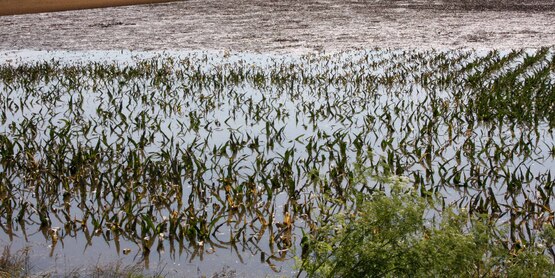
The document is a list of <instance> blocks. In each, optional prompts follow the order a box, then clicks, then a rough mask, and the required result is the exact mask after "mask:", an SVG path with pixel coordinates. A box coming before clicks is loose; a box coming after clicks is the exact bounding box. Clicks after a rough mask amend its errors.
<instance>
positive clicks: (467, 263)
mask: <svg viewBox="0 0 555 278" xmlns="http://www.w3.org/2000/svg"><path fill="white" fill-rule="evenodd" d="M334 220H335V221H329V222H328V224H325V225H323V226H322V227H321V228H320V229H318V231H317V232H316V233H315V234H314V235H313V236H310V237H308V236H305V238H304V246H303V247H304V251H305V252H303V253H304V254H303V259H302V260H299V261H300V263H301V264H302V265H301V269H302V270H304V271H306V272H307V273H308V275H309V276H311V277H438V276H439V277H553V275H554V274H555V267H554V264H553V263H552V262H551V259H550V258H549V257H548V256H546V255H545V252H546V249H545V247H544V246H545V245H543V244H540V243H539V242H541V239H540V237H538V238H536V239H533V240H532V239H531V240H530V242H534V241H535V242H536V244H530V245H526V244H524V243H522V242H519V243H517V244H514V245H511V246H509V245H507V243H506V242H507V240H504V237H505V235H506V234H505V233H504V232H503V229H502V227H499V226H498V225H495V224H492V223H489V220H488V219H487V218H486V217H480V216H469V214H468V213H465V212H464V210H463V211H462V212H455V210H453V209H446V210H444V211H443V212H441V213H437V212H436V211H435V210H434V209H433V203H431V202H430V201H429V198H424V197H420V196H419V195H417V194H414V192H412V191H411V190H407V189H405V188H404V187H402V186H401V184H399V183H397V184H396V185H394V186H393V189H392V190H391V192H390V194H385V193H383V192H378V193H375V194H372V195H371V196H370V197H369V199H368V200H367V201H365V202H364V203H363V204H362V205H361V206H360V207H359V208H358V209H357V212H356V213H355V214H353V215H351V216H348V215H344V214H339V215H337V216H336V217H335V218H334ZM552 230H553V229H552V228H551V229H549V228H548V229H546V231H552ZM544 234H545V233H544ZM551 234H552V233H551ZM546 237H548V235H546Z"/></svg>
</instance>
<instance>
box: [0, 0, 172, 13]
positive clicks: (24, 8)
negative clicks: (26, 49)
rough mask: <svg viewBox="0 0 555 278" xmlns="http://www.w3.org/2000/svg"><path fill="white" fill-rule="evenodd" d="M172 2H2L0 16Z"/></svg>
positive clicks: (87, 0) (51, 0)
mask: <svg viewBox="0 0 555 278" xmlns="http://www.w3.org/2000/svg"><path fill="white" fill-rule="evenodd" d="M171 1H172V0H0V16H2V15H15V14H27V13H43V12H55V11H67V10H79V9H92V8H104V7H114V6H127V5H138V4H150V3H163V2H171ZM173 1H175V0H173Z"/></svg>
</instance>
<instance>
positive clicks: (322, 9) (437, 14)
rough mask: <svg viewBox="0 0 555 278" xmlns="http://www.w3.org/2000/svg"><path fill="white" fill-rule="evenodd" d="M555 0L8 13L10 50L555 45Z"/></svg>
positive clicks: (5, 30) (3, 43)
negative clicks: (15, 14)
mask: <svg viewBox="0 0 555 278" xmlns="http://www.w3.org/2000/svg"><path fill="white" fill-rule="evenodd" d="M553 7H555V4H554V1H552V0H548V1H537V2H528V1H527V2H526V3H525V4H519V3H517V2H515V1H512V2H511V1H497V2H495V1H486V0H484V1H467V2H465V1H462V2H457V3H456V4H451V3H447V2H445V3H443V2H442V1H387V2H386V1H363V2H361V1H331V0H319V1H316V0H308V1H289V0H285V1H278V2H265V1H254V0H232V1H225V2H221V1H214V0H212V1H201V0H191V1H178V2H172V3H163V4H155V5H136V6H125V7H114V8H106V9H92V10H91V9H89V10H78V11H67V12H57V13H41V14H28V15H17V16H4V17H0V49H3V50H14V49H33V50H114V49H115V50H118V49H128V50H183V49H188V50H231V51H250V52H262V53H267V52H272V53H306V52H318V51H328V52H329V51H341V50H349V49H361V48H363V49H370V48H376V47H379V48H441V49H445V48H447V49H456V48H477V49H480V48H486V49H491V48H497V49H512V48H522V47H530V48H537V47H541V46H547V45H553V44H554V42H555V25H554V24H552V22H554V21H555V9H553Z"/></svg>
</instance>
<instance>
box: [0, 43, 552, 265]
mask: <svg viewBox="0 0 555 278" xmlns="http://www.w3.org/2000/svg"><path fill="white" fill-rule="evenodd" d="M554 80H555V49H552V48H542V49H538V50H534V51H531V50H526V51H524V50H515V51H512V52H499V51H490V52H476V51H470V50H468V51H466V50H456V51H393V50H371V51H360V52H345V53H337V54H331V55H307V56H302V57H297V58H284V57H281V56H267V57H262V58H260V57H258V58H252V57H250V58H249V57H242V56H240V55H235V54H232V55H229V54H227V53H224V54H221V55H213V54H206V53H200V52H199V53H189V54H186V55H181V56H178V55H170V54H160V55H158V56H155V57H152V58H147V59H146V58H145V59H130V60H129V61H124V62H122V61H119V62H107V61H102V62H100V61H86V60H85V61H79V62H64V61H59V60H56V59H52V60H46V61H35V62H26V63H10V62H4V63H3V64H1V65H0V91H1V94H0V122H1V125H0V211H1V213H0V228H1V229H2V231H1V233H2V234H3V236H2V237H6V238H9V240H10V241H31V240H33V238H35V239H36V238H37V237H38V238H40V239H41V240H46V241H47V242H49V243H50V252H54V250H57V249H63V248H64V242H65V241H69V240H70V239H72V238H79V239H80V241H79V244H81V245H82V246H83V247H87V246H90V248H94V244H93V242H98V241H99V240H101V241H105V242H107V243H108V244H109V246H110V248H109V249H110V250H112V252H113V253H115V254H116V255H117V256H119V255H122V256H123V255H124V254H128V253H130V252H132V253H133V254H134V255H135V258H136V260H140V261H142V262H144V263H145V264H146V265H149V259H150V258H151V257H152V256H153V254H156V253H157V254H169V256H170V258H171V260H174V261H180V260H182V261H185V260H186V261H189V262H193V263H196V262H198V263H199V264H200V262H201V261H203V260H205V259H206V258H208V257H210V256H231V257H233V258H236V259H237V260H239V261H243V258H244V257H245V256H246V255H248V256H247V257H248V258H247V259H245V260H252V257H256V258H257V260H258V261H260V262H262V263H263V264H264V265H266V266H267V268H266V269H267V270H268V271H271V270H273V271H276V272H279V271H280V270H281V269H282V267H284V266H289V268H290V266H291V265H293V264H294V260H292V258H293V257H295V256H300V255H301V248H300V243H301V240H302V238H303V235H306V234H310V233H312V232H314V231H315V230H316V229H317V227H318V223H320V222H321V221H324V222H325V221H326V219H330V217H332V216H333V215H335V214H337V213H338V212H349V211H351V210H354V209H355V208H356V207H357V205H358V204H359V203H360V202H361V200H362V199H363V198H364V194H365V193H371V192H374V191H376V190H386V189H387V186H388V182H389V180H391V179H392V178H396V177H397V178H401V179H407V180H409V184H410V185H411V186H412V187H414V189H415V190H417V191H418V192H420V194H421V195H422V196H432V195H434V196H440V198H441V199H442V200H443V202H442V204H443V206H449V205H454V206H456V207H458V208H460V209H462V208H464V209H465V210H466V211H468V212H469V213H471V214H487V215H489V218H490V219H491V220H492V221H493V222H497V223H506V224H508V226H509V227H510V232H509V238H507V240H506V244H507V248H508V249H511V248H513V246H514V244H515V243H516V242H526V243H533V241H534V238H535V235H536V233H538V231H540V230H541V229H542V227H544V225H554V224H555V223H554V214H553V211H552V210H553V206H554V202H553V186H554V182H555V177H554V176H553V174H552V173H551V169H552V168H553V167H554V165H555V164H554V155H555V140H554V136H553V135H554V134H553V127H554V126H555V89H554ZM438 209H439V210H441V209H442V208H438ZM123 245H125V246H130V245H131V246H134V248H123V247H122V246H123ZM549 250H551V251H552V252H553V249H549ZM221 254H224V255H221ZM218 267H219V266H218ZM285 268H287V267H285Z"/></svg>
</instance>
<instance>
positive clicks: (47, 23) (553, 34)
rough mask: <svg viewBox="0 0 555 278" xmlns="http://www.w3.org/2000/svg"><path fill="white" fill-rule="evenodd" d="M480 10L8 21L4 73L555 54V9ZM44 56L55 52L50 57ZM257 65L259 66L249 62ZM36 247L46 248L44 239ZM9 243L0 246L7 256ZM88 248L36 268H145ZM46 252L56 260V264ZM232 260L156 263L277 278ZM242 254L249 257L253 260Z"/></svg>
mask: <svg viewBox="0 0 555 278" xmlns="http://www.w3.org/2000/svg"><path fill="white" fill-rule="evenodd" d="M476 2H477V1H474V3H475V4H464V1H462V2H460V3H462V4H445V3H443V2H442V1H435V2H434V1H410V0H401V1H379V0H376V1H332V0H321V1H317V0H308V1H276V2H266V1H252V0H243V1H241V0H232V1H225V2H222V1H215V0H214V1H202V0H192V1H182V2H174V3H166V4H157V5H139V6H129V7H117V8H107V9H94V10H81V11H68V12H59V13H43V14H32V15H18V16H5V17H0V50H2V53H1V54H0V63H16V62H18V61H20V62H25V61H30V62H32V61H36V60H39V59H44V60H49V59H52V58H56V59H60V58H61V57H69V56H71V57H70V58H68V60H70V61H79V60H80V61H88V60H95V59H98V60H104V59H105V60H107V61H109V60H113V59H118V57H124V58H122V59H123V60H126V59H128V57H129V55H139V56H140V57H139V58H149V57H150V56H149V55H154V54H152V53H156V52H149V51H151V50H156V51H168V52H170V53H171V52H172V51H195V50H202V51H214V52H218V53H224V54H223V55H224V56H226V55H227V52H228V51H229V52H247V53H251V54H252V53H264V54H268V53H270V54H287V55H291V54H294V55H291V56H295V55H298V54H304V53H312V52H339V51H343V50H353V49H372V48H403V49H405V48H410V49H415V48H416V49H429V48H437V49H459V48H465V49H468V48H474V49H485V50H487V49H494V48H495V49H513V48H523V47H524V48H538V47H541V46H551V45H554V44H555V25H554V24H552V23H553V22H555V9H553V8H555V4H554V3H555V1H541V2H527V3H526V4H518V5H516V4H515V5H512V6H511V5H508V4H506V5H498V4H496V3H495V1H484V3H483V4H479V3H478V4H476ZM504 2H505V3H507V2H511V1H504ZM513 2H514V1H513ZM20 50H38V51H20ZM43 50H47V51H54V52H53V54H52V53H51V54H49V53H47V52H43ZM60 50H68V51H70V52H59V51H60ZM128 50H133V51H134V52H128ZM75 51H76V52H75ZM140 51H146V52H140ZM137 53H139V54H137ZM49 55H52V56H49ZM141 55H143V56H141ZM246 55H249V54H246ZM253 55H254V54H253ZM233 57H234V56H232V58H233ZM257 57H259V56H256V55H254V56H249V57H247V58H246V60H250V61H253V60H256V59H257ZM287 57H290V56H287ZM20 59H22V60H20ZM284 59H285V58H284ZM35 237H36V238H41V235H40V233H37V234H36V235H35ZM9 242H10V240H9V239H7V238H0V246H4V245H6V244H9ZM17 242H19V243H17ZM80 242H83V238H82V237H76V238H71V239H68V240H67V241H66V242H65V243H64V244H63V246H61V245H59V246H57V248H53V249H52V246H49V244H50V243H49V242H48V241H46V240H44V241H41V242H39V241H35V242H33V245H32V246H31V250H34V252H36V255H34V256H33V257H32V260H33V263H34V264H35V266H36V267H37V268H41V267H46V268H49V267H52V265H53V264H54V265H55V266H54V268H57V269H58V270H60V271H62V272H63V271H67V270H68V269H67V268H68V267H66V265H74V266H80V265H81V264H80V262H87V263H90V262H93V264H94V263H98V264H99V265H103V264H106V263H109V262H111V261H113V260H115V259H121V260H122V261H123V263H133V262H136V261H137V258H136V257H134V255H135V254H136V253H138V251H137V250H136V248H135V247H133V245H129V246H122V248H127V247H129V248H135V250H132V253H131V254H130V255H129V256H121V257H120V256H117V255H116V254H115V252H114V250H113V246H110V245H109V244H107V243H106V242H105V241H103V240H97V241H95V242H93V246H94V248H91V247H89V248H86V247H84V246H83V244H80ZM12 244H13V246H12V247H13V250H17V249H19V248H23V247H24V246H26V245H27V244H26V243H22V242H21V241H16V243H12ZM18 244H19V245H18ZM44 250H47V251H49V250H53V252H52V253H51V254H50V255H51V256H48V255H45V252H44ZM230 253H233V251H230ZM230 253H226V252H221V253H216V254H213V255H211V256H207V257H205V258H204V263H202V264H199V263H198V261H192V262H188V261H187V260H186V259H181V260H180V259H179V258H178V259H177V260H176V259H175V258H171V256H170V255H169V254H166V255H162V256H160V257H158V258H156V257H155V256H153V258H151V259H152V266H153V268H154V269H153V271H156V269H157V268H164V271H165V272H167V273H170V276H171V274H174V275H176V276H177V273H178V271H179V272H180V273H181V274H183V273H185V274H186V275H187V276H196V275H202V274H205V275H210V274H211V273H214V272H217V271H219V270H220V269H212V268H211V266H214V265H218V266H221V265H227V266H229V267H231V269H235V270H237V271H238V272H237V275H238V276H262V275H264V274H272V272H271V271H270V270H269V268H268V267H267V266H264V265H263V264H261V263H260V259H259V257H258V256H259V255H253V256H250V257H249V256H248V255H247V256H245V257H244V258H243V259H244V262H240V261H239V259H238V258H237V256H236V255H234V254H230ZM241 253H242V254H243V255H245V254H248V250H246V251H245V250H241ZM187 257H188V256H187V255H184V256H183V258H187ZM53 259H54V263H53ZM176 261H177V262H180V263H179V264H178V263H176ZM69 268H71V267H69ZM69 270H70V269H69ZM292 271H293V269H292V266H291V265H289V266H287V267H284V269H282V272H280V273H279V274H277V275H285V276H289V274H291V273H293V272H292Z"/></svg>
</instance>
